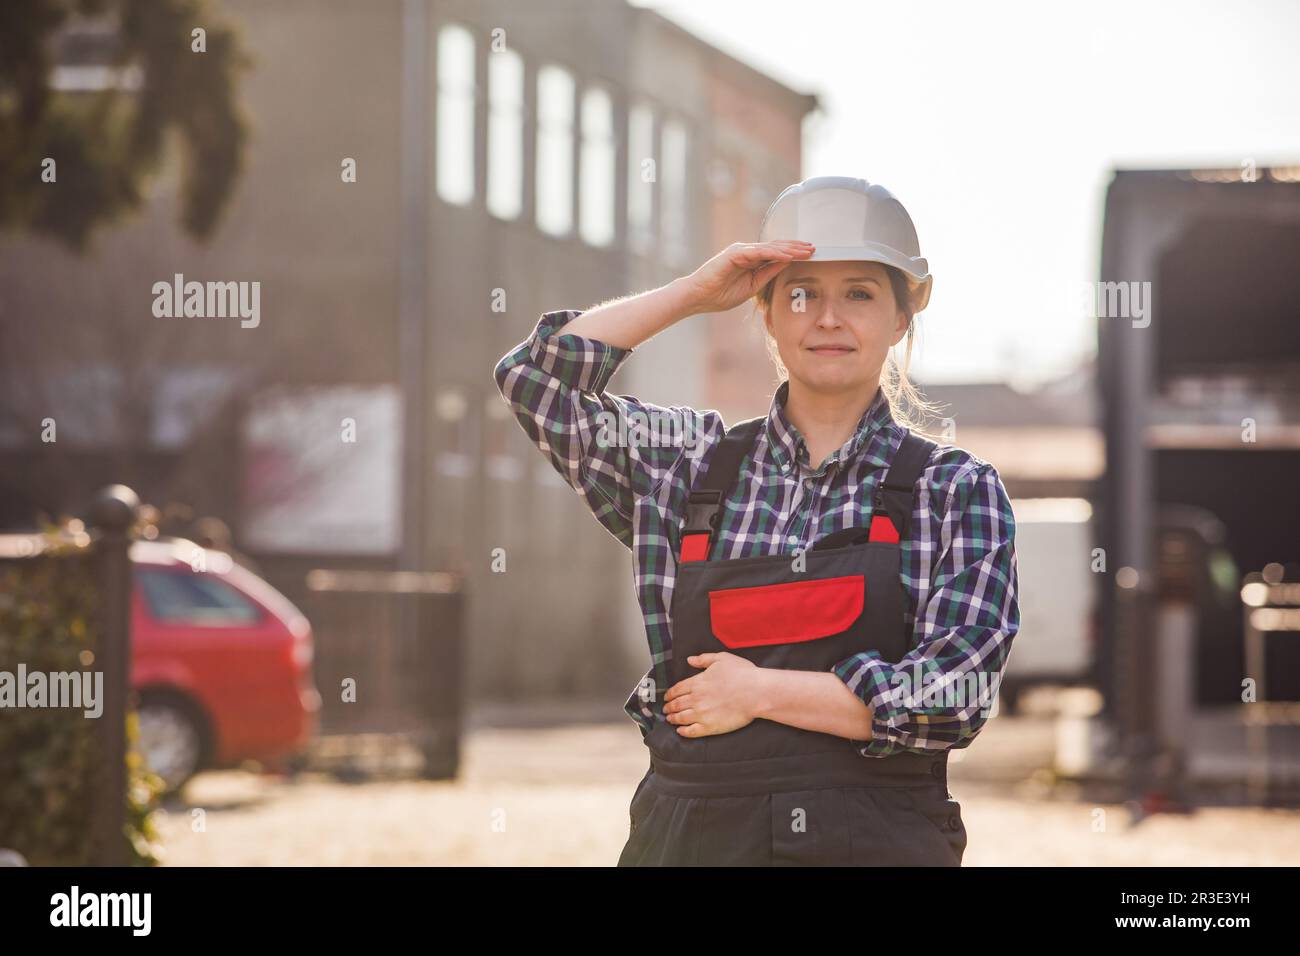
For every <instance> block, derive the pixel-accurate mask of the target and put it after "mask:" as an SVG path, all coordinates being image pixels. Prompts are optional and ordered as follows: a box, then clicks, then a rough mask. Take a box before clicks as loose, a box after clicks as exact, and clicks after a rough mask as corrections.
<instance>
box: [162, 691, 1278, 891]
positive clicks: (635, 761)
mask: <svg viewBox="0 0 1300 956" xmlns="http://www.w3.org/2000/svg"><path fill="white" fill-rule="evenodd" d="M607 710H608V708H605V711H607ZM596 713H598V714H601V715H602V716H604V717H605V722H593V723H576V724H567V725H561V726H554V725H549V726H548V724H550V723H551V722H552V721H554V720H555V719H558V716H559V715H557V714H555V713H554V712H551V711H548V710H547V709H545V708H541V709H539V708H531V709H530V710H529V711H527V712H522V711H510V710H502V711H492V710H483V709H480V710H479V711H477V712H476V714H475V715H474V717H473V719H471V721H470V723H469V730H468V733H467V736H466V740H465V750H464V761H463V764H462V773H461V776H460V778H459V779H458V780H456V781H451V782H437V781H423V780H417V779H400V778H399V779H370V780H366V781H364V782H356V783H345V782H340V781H339V780H337V779H336V778H335V777H334V776H332V775H328V774H321V773H302V774H298V775H297V776H295V777H283V776H274V775H268V774H260V773H252V772H245V771H222V772H213V773H206V774H202V775H200V776H199V777H197V778H195V779H194V780H193V781H191V783H190V784H189V785H188V786H187V788H186V790H185V792H184V794H183V799H182V800H180V801H174V802H173V804H172V805H171V806H170V807H169V810H168V812H167V814H166V816H165V818H164V819H163V820H162V825H161V829H162V833H163V837H164V843H165V845H166V863H167V864H169V865H181V866H209V865H218V866H226V865H254V866H256V865H270V864H274V865H289V866H294V865H309V866H311V865H360V866H365V865H375V864H381V865H383V864H386V865H399V866H406V865H417V866H418V865H454V866H462V865H470V866H501V865H521V866H571V865H581V866H609V865H613V863H614V862H615V861H616V860H617V858H618V854H619V851H620V850H621V848H622V846H623V842H624V841H625V840H626V838H627V830H628V816H627V807H628V801H629V800H630V799H631V796H632V791H633V789H634V788H635V786H636V783H637V781H638V780H639V779H640V778H641V775H642V774H643V773H644V772H645V768H646V752H645V748H644V746H643V745H642V744H641V740H640V735H639V734H638V732H637V730H636V728H635V727H634V726H633V725H632V724H631V723H630V722H628V721H622V722H608V719H607V713H604V712H602V711H600V709H597V710H596ZM566 714H568V716H569V717H570V718H572V717H573V708H566ZM1051 740H1052V729H1051V722H1050V720H1047V719H1043V718H1034V717H1016V718H1012V717H1004V718H995V719H994V720H991V721H990V722H989V723H988V725H987V726H986V727H985V729H984V731H983V732H982V733H981V735H980V737H979V738H978V739H977V740H976V742H975V743H974V745H973V746H972V747H971V749H970V750H969V751H968V752H967V753H965V754H963V755H962V757H961V759H960V760H957V761H954V762H953V764H952V765H951V780H950V789H951V790H952V792H953V795H954V796H955V797H956V798H957V799H958V800H959V801H960V802H961V804H962V815H963V819H964V821H965V823H966V829H967V832H968V834H969V844H968V846H967V850H966V856H965V859H964V864H965V865H967V866H996V865H1012V866H1018V865H1050V866H1093V865H1119V866H1133V865H1149V866H1189V865H1208V866H1223V865H1248V866H1250V865H1286V866H1295V865H1300V810H1291V809H1285V810H1283V809H1266V808H1252V807H1208V808H1201V809H1198V810H1197V811H1196V812H1194V813H1191V814H1182V815H1174V814H1160V815H1156V816H1152V817H1149V818H1147V819H1145V820H1143V821H1142V822H1141V823H1140V824H1138V825H1136V826H1131V825H1130V818H1129V814H1128V813H1127V812H1126V811H1125V810H1124V808H1123V807H1122V806H1119V805H1116V804H1097V803H1092V802H1087V801H1083V800H1079V799H1073V798H1070V797H1069V796H1068V795H1063V794H1062V792H1061V790H1060V788H1057V789H1056V790H1054V791H1053V790H1049V789H1048V788H1047V787H1046V786H1045V785H1044V784H1043V783H1042V782H1041V781H1042V779H1043V778H1042V775H1041V771H1040V772H1039V773H1038V774H1037V775H1035V771H1036V769H1038V768H1041V767H1043V766H1045V765H1046V764H1047V763H1048V762H1049V760H1050V752H1051ZM1098 811H1101V813H1100V814H1099V813H1098Z"/></svg>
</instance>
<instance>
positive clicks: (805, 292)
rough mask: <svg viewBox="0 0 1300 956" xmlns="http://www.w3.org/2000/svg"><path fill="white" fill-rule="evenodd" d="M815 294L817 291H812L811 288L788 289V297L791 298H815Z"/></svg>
mask: <svg viewBox="0 0 1300 956" xmlns="http://www.w3.org/2000/svg"><path fill="white" fill-rule="evenodd" d="M816 295H817V293H816V292H814V291H813V290H812V289H802V288H799V287H795V288H793V289H791V290H790V298H792V299H800V298H802V299H812V298H815V297H816Z"/></svg>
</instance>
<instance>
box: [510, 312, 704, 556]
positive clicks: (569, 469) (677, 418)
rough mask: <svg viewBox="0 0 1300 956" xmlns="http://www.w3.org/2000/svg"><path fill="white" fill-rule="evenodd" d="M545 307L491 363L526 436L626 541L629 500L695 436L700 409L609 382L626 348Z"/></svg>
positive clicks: (655, 480) (644, 491)
mask: <svg viewBox="0 0 1300 956" xmlns="http://www.w3.org/2000/svg"><path fill="white" fill-rule="evenodd" d="M583 311H585V310H582V309H559V310H556V311H553V312H545V313H543V314H542V317H541V320H540V321H539V322H538V323H537V327H536V328H535V329H534V330H533V332H532V333H531V334H530V335H529V336H528V338H527V339H525V340H524V341H523V342H521V343H520V344H519V345H518V346H516V347H515V348H514V349H512V350H511V351H510V352H508V353H506V354H505V355H504V356H502V358H501V360H500V361H499V362H498V363H497V366H496V370H495V377H496V383H497V387H498V388H499V389H500V391H501V395H502V397H503V398H504V399H505V401H506V403H507V404H508V405H509V406H510V409H511V411H512V412H513V413H514V415H515V418H516V419H517V420H518V421H519V424H520V425H521V426H522V427H523V429H524V431H525V432H526V433H527V435H528V437H529V438H530V439H532V441H533V443H534V444H535V445H537V447H538V448H539V449H540V450H541V451H542V453H543V454H544V455H545V456H546V457H547V458H548V459H549V460H550V462H551V464H552V466H554V468H555V470H556V471H557V472H558V473H559V474H560V476H561V477H562V478H564V480H565V481H566V482H567V483H568V484H569V486H570V487H571V488H573V489H574V491H576V492H577V493H578V494H579V495H580V496H581V497H582V498H583V500H584V501H585V502H586V503H587V506H588V507H589V508H590V509H591V512H592V514H593V515H594V516H595V518H596V520H597V521H599V522H600V523H601V524H602V525H603V526H604V527H605V529H606V530H607V531H609V533H610V534H612V535H613V536H614V537H616V538H617V539H618V540H619V541H621V542H622V543H623V544H624V545H626V546H627V547H628V548H631V547H632V543H633V535H632V520H633V519H632V511H633V506H634V504H635V502H636V499H637V498H639V497H642V496H644V495H648V494H650V493H651V492H653V491H654V489H655V487H656V486H657V485H658V484H659V482H660V481H662V480H663V479H664V477H666V475H667V474H668V473H669V472H670V471H671V469H672V467H673V465H674V464H675V463H676V462H677V461H678V460H679V459H680V458H681V456H682V455H683V453H684V452H685V451H686V450H687V448H688V447H689V446H690V444H691V436H692V435H696V436H698V435H700V434H701V431H700V430H699V427H700V424H701V422H700V418H701V417H700V413H699V412H696V411H695V410H694V409H691V408H685V407H679V406H670V407H663V406H658V405H652V404H650V403H647V402H641V401H639V400H637V399H636V398H634V397H632V396H631V395H614V394H611V393H610V392H608V391H607V390H606V386H607V385H608V383H609V380H610V377H611V376H613V374H614V373H615V372H616V371H617V370H618V369H619V367H620V366H621V365H622V364H623V362H624V361H625V360H626V359H627V357H628V356H629V355H631V354H632V351H633V350H632V349H625V348H620V347H618V346H615V345H610V344H609V343H606V342H601V341H598V340H596V339H592V338H587V337H584V336H580V335H574V334H572V333H565V334H563V335H557V334H556V330H557V329H559V328H561V327H563V326H564V325H565V324H566V323H568V322H570V321H571V320H573V319H574V318H576V317H577V316H579V315H581V314H582V313H583Z"/></svg>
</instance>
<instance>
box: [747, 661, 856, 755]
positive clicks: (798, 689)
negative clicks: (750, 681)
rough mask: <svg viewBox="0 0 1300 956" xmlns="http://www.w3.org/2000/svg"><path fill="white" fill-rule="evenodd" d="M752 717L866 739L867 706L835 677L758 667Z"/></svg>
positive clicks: (850, 737)
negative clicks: (757, 684) (757, 686)
mask: <svg viewBox="0 0 1300 956" xmlns="http://www.w3.org/2000/svg"><path fill="white" fill-rule="evenodd" d="M758 671H759V674H758V675H757V679H758V682H759V688H758V694H757V707H756V708H755V713H754V716H756V717H763V718H766V719H767V720H774V721H776V722H777V723H778V724H789V725H790V726H791V727H802V728H803V729H804V730H812V731H817V732H819V733H824V734H834V735H835V736H836V737H846V738H848V739H849V740H870V739H871V736H872V729H871V708H870V707H869V706H868V705H867V704H866V702H865V701H863V700H862V698H860V697H858V695H857V694H855V693H853V691H851V690H850V689H849V687H848V685H847V684H845V683H844V681H842V680H840V678H839V677H838V676H836V675H835V674H832V673H829V672H822V671H793V670H781V669H779V668H775V667H760V668H758Z"/></svg>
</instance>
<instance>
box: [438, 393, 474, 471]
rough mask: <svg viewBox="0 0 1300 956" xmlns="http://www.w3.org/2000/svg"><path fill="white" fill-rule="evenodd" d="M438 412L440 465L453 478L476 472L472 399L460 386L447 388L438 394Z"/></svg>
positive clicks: (440, 469) (439, 469) (439, 468)
mask: <svg viewBox="0 0 1300 956" xmlns="http://www.w3.org/2000/svg"><path fill="white" fill-rule="evenodd" d="M433 407H434V413H435V415H436V421H437V425H436V429H437V432H436V434H437V441H436V445H435V449H434V450H435V452H436V454H437V468H438V471H439V472H440V473H441V474H444V475H448V476H449V477H452V478H469V477H471V476H472V475H473V473H474V455H475V448H474V431H473V422H472V421H471V420H470V414H469V410H470V409H469V400H468V399H467V398H466V395H465V392H464V390H462V389H460V388H455V387H453V388H445V389H443V390H442V391H440V392H439V393H438V394H437V396H436V397H435V398H434V402H433Z"/></svg>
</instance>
